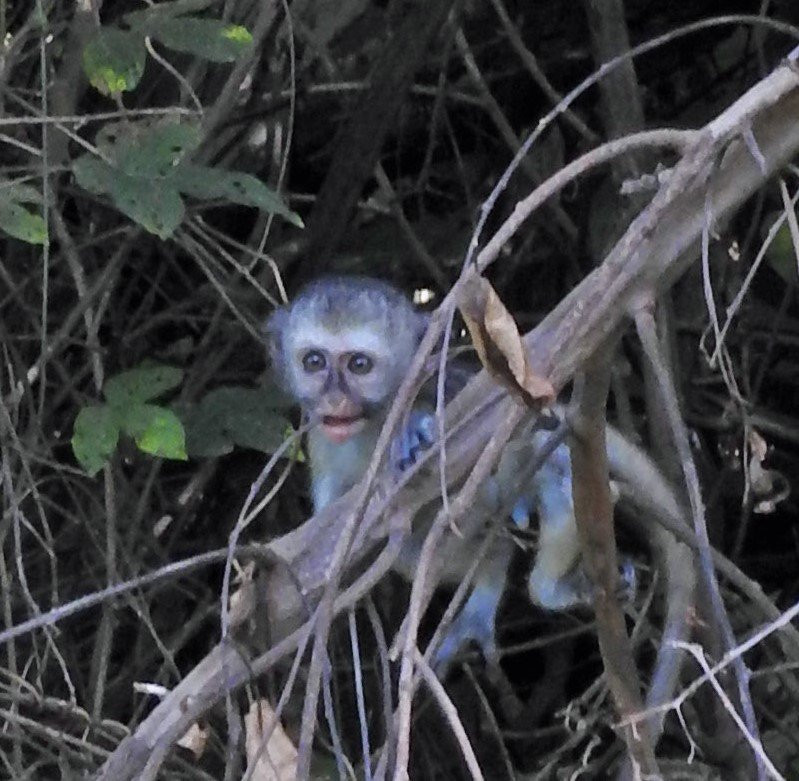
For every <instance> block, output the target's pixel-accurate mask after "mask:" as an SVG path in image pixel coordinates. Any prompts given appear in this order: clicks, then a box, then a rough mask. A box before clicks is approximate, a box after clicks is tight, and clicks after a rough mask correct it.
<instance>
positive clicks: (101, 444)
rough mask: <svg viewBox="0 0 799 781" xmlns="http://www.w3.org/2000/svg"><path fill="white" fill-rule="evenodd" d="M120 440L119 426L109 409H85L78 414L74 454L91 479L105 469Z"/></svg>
mask: <svg viewBox="0 0 799 781" xmlns="http://www.w3.org/2000/svg"><path fill="white" fill-rule="evenodd" d="M118 440H119V424H118V422H117V418H116V416H115V414H114V412H113V410H111V409H110V408H109V407H107V406H105V405H103V406H101V407H100V406H93V407H84V408H83V409H82V410H81V411H80V412H79V413H78V417H77V418H76V419H75V428H74V432H73V434H72V452H73V453H74V454H75V458H77V459H78V463H79V464H80V465H81V466H82V467H83V469H84V471H85V472H86V473H87V474H88V475H89V476H90V477H94V476H95V475H96V474H97V473H98V472H99V471H100V470H101V469H102V468H103V466H104V465H105V463H106V462H107V461H108V459H109V458H110V457H111V454H112V453H113V452H114V449H115V448H116V446H117V441H118Z"/></svg>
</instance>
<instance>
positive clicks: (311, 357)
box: [302, 350, 327, 374]
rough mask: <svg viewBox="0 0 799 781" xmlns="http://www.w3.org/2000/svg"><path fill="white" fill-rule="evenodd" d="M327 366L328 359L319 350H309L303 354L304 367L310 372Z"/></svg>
mask: <svg viewBox="0 0 799 781" xmlns="http://www.w3.org/2000/svg"><path fill="white" fill-rule="evenodd" d="M325 366H327V361H326V360H325V356H324V355H323V354H322V353H321V352H319V350H308V352H307V353H305V355H303V356H302V368H303V369H305V371H306V372H308V373H309V374H311V373H312V372H319V371H322V369H324V368H325Z"/></svg>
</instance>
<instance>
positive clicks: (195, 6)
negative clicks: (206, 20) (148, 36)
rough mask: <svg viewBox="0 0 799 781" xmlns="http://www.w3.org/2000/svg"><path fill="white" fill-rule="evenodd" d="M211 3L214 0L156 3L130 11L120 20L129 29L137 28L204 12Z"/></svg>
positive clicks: (179, 0)
mask: <svg viewBox="0 0 799 781" xmlns="http://www.w3.org/2000/svg"><path fill="white" fill-rule="evenodd" d="M213 2H214V0H174V2H167V3H158V5H154V6H151V7H150V8H144V9H142V10H141V11H131V12H130V13H127V14H125V15H124V16H123V17H122V18H123V19H124V20H125V22H126V23H127V24H129V25H130V26H131V27H138V26H141V25H144V24H147V23H148V22H153V21H159V20H161V19H164V18H168V17H174V16H183V15H184V14H191V13H195V12H197V11H204V10H205V9H206V8H208V7H209V6H210V5H212V3H213Z"/></svg>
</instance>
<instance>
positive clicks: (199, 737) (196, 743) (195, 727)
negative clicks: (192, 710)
mask: <svg viewBox="0 0 799 781" xmlns="http://www.w3.org/2000/svg"><path fill="white" fill-rule="evenodd" d="M210 732H211V731H210V730H209V729H208V727H201V726H200V725H199V724H198V723H197V722H196V721H195V722H194V724H192V725H191V726H190V727H189V728H188V729H187V730H186V732H185V733H184V735H183V737H182V738H180V739H178V745H179V746H182V747H183V748H187V749H188V750H189V751H191V753H192V754H193V755H194V758H195V759H200V758H201V757H202V755H203V754H204V753H205V746H206V744H207V743H208V736H209V734H210Z"/></svg>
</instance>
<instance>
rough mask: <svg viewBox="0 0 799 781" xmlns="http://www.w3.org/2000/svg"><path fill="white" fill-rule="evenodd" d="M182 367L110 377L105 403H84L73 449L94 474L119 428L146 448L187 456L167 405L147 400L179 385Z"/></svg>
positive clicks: (164, 455) (178, 425)
mask: <svg viewBox="0 0 799 781" xmlns="http://www.w3.org/2000/svg"><path fill="white" fill-rule="evenodd" d="M182 379H183V372H182V370H180V369H176V368H173V367H170V366H153V365H150V366H140V367H138V368H136V369H131V370H130V371H126V372H122V373H121V374H117V375H116V376H115V377H112V378H111V379H110V380H109V381H108V382H107V383H106V385H105V388H104V389H103V395H104V396H105V398H106V401H107V403H106V404H103V405H93V406H89V407H84V408H83V409H82V410H81V411H80V412H79V413H78V417H77V418H76V419H75V428H74V432H73V435H72V451H73V452H74V453H75V458H77V460H78V463H79V464H80V465H81V466H82V467H83V469H84V470H85V471H86V472H87V474H89V475H90V476H91V477H93V476H94V475H96V474H97V472H99V471H100V469H102V467H103V465H104V464H105V463H106V462H107V461H108V459H109V458H110V457H111V455H112V454H113V452H114V450H115V449H116V446H117V442H118V440H119V436H120V434H121V433H124V434H127V435H128V436H130V437H133V439H134V441H135V442H136V445H137V446H138V447H139V449H140V450H141V451H142V452H144V453H149V454H150V455H154V456H161V457H162V458H171V459H177V460H186V458H187V455H186V443H185V439H186V437H185V432H184V430H183V425H182V424H181V422H180V419H179V418H178V417H177V415H175V413H174V412H172V411H171V410H169V409H166V408H165V407H161V406H158V405H156V404H149V403H148V402H149V401H151V400H152V399H154V398H156V397H158V396H161V395H162V394H164V393H166V392H167V391H169V390H172V389H173V388H175V387H177V386H178V385H179V384H180V382H181V380H182Z"/></svg>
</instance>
